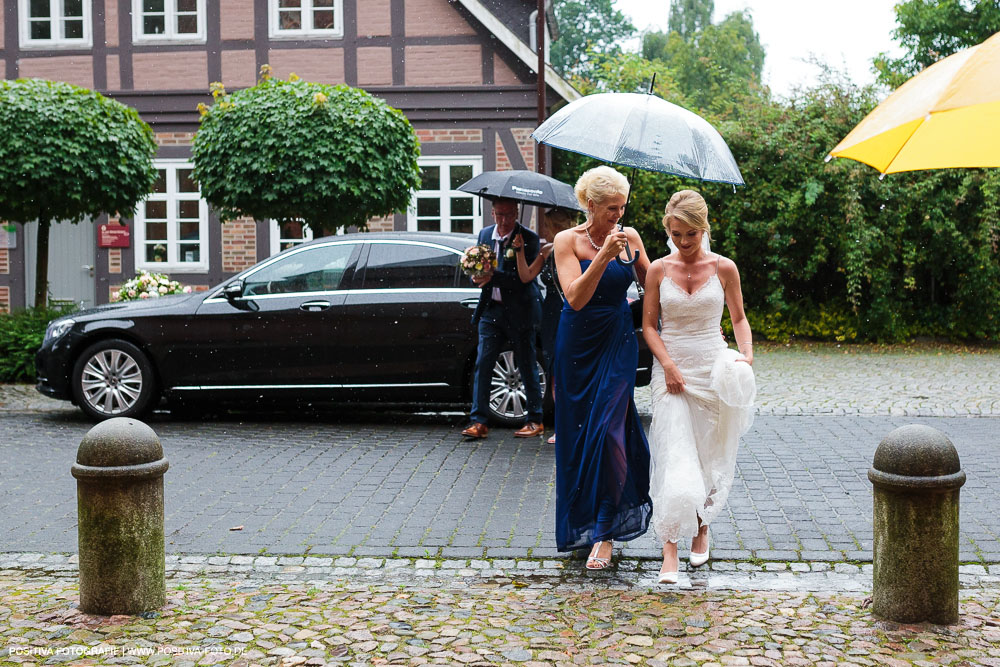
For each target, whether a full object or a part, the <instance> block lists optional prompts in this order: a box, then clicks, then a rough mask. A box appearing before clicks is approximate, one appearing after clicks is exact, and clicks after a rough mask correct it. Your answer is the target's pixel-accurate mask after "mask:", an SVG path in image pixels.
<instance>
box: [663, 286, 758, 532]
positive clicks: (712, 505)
mask: <svg viewBox="0 0 1000 667" xmlns="http://www.w3.org/2000/svg"><path fill="white" fill-rule="evenodd" d="M724 305H725V293H724V292H723V289H722V283H721V282H719V277H718V271H716V274H715V275H713V276H712V277H711V278H709V279H708V282H706V283H705V284H704V285H702V286H701V287H700V288H699V289H698V290H697V291H696V292H694V293H693V294H690V295H689V294H688V293H687V292H685V291H684V290H683V289H681V288H680V287H679V286H678V285H677V284H676V283H675V282H673V280H671V279H670V278H668V277H664V278H663V281H662V282H661V283H660V338H661V339H662V340H663V343H664V345H665V346H666V348H667V353H668V354H669V355H670V358H671V359H672V360H673V361H674V363H675V364H677V368H678V369H679V370H680V372H681V375H682V376H683V377H684V382H685V386H684V391H683V392H681V393H679V394H670V393H668V392H667V388H666V384H665V382H664V379H663V367H662V366H661V365H660V363H659V362H657V361H654V364H653V377H652V381H651V383H650V388H651V390H652V398H653V421H652V424H651V425H650V429H649V449H650V456H651V463H650V496H651V497H652V499H653V520H652V524H653V529H654V530H655V531H656V534H657V536H658V537H659V538H660V540H661V541H664V542H666V541H670V542H677V541H679V540H682V539H687V538H691V537H694V536H695V535H696V534H697V532H698V518H699V517H700V518H701V521H702V523H705V524H710V523H711V522H712V520H713V519H715V517H717V516H718V515H719V512H721V511H722V509H723V507H724V506H725V503H726V498H727V497H728V496H729V489H730V487H731V486H732V483H733V474H734V472H735V469H736V450H737V447H738V445H739V440H740V436H742V435H743V434H744V433H745V432H746V431H747V429H748V428H750V424H751V423H752V421H753V401H754V398H755V396H756V384H755V381H754V375H753V369H752V368H751V367H750V365H749V364H747V363H744V362H739V363H737V362H736V361H735V360H736V359H738V358H740V354H739V353H738V352H736V351H735V350H731V349H729V348H728V347H727V346H726V343H725V341H724V340H723V339H722V336H721V335H720V333H719V323H720V322H721V320H722V308H723V306H724Z"/></svg>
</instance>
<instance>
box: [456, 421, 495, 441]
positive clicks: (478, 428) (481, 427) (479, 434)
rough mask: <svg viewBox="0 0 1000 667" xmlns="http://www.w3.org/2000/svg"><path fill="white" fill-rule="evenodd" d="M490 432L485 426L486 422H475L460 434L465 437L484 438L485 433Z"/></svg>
mask: <svg viewBox="0 0 1000 667" xmlns="http://www.w3.org/2000/svg"><path fill="white" fill-rule="evenodd" d="M489 432H490V429H489V428H487V427H486V424H481V423H480V422H476V423H475V424H473V425H472V426H470V427H469V428H467V429H465V430H464V431H462V435H464V436H465V437H466V438H485V437H486V434H487V433H489Z"/></svg>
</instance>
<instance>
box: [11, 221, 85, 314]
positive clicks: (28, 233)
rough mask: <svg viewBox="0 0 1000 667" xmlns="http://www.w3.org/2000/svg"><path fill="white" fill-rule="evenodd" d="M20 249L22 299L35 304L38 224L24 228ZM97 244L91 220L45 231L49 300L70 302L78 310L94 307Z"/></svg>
mask: <svg viewBox="0 0 1000 667" xmlns="http://www.w3.org/2000/svg"><path fill="white" fill-rule="evenodd" d="M24 237H25V238H24V241H25V242H24V250H25V260H26V261H25V263H26V265H27V275H26V276H25V284H26V290H25V296H26V299H27V300H26V303H27V304H28V305H34V303H35V265H36V259H37V253H38V223H36V222H32V223H31V224H28V225H25V229H24ZM96 245H97V240H96V237H95V236H94V221H93V220H90V219H89V218H88V219H86V220H84V221H83V222H80V223H77V224H72V223H69V222H59V223H56V224H53V225H52V227H51V229H50V230H49V300H50V301H72V302H74V303H76V304H78V305H81V306H82V307H85V308H89V307H90V306H93V305H94V296H95V280H94V261H95V260H94V258H95V255H96V251H95V246H96Z"/></svg>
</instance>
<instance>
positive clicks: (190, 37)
mask: <svg viewBox="0 0 1000 667" xmlns="http://www.w3.org/2000/svg"><path fill="white" fill-rule="evenodd" d="M163 9H164V12H163V13H164V28H165V29H166V32H164V33H163V34H162V35H147V34H144V33H143V32H142V19H143V11H142V0H132V42H133V43H135V44H162V43H163V42H169V43H171V44H204V43H205V22H206V13H205V0H198V4H197V6H196V7H195V12H196V15H197V17H198V32H196V33H194V32H185V33H179V32H177V0H163Z"/></svg>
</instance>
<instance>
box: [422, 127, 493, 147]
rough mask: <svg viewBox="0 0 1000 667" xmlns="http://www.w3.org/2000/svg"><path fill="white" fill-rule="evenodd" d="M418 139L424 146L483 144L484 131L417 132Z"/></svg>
mask: <svg viewBox="0 0 1000 667" xmlns="http://www.w3.org/2000/svg"><path fill="white" fill-rule="evenodd" d="M417 139H419V140H420V143H422V144H433V143H444V144H461V143H477V144H481V143H483V131H482V130H476V129H467V130H419V129H418V130H417Z"/></svg>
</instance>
